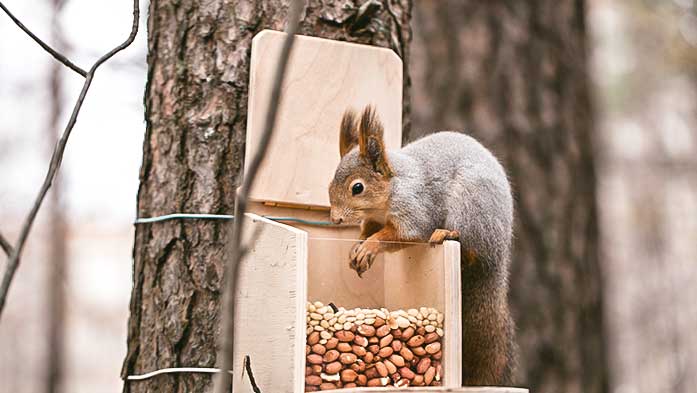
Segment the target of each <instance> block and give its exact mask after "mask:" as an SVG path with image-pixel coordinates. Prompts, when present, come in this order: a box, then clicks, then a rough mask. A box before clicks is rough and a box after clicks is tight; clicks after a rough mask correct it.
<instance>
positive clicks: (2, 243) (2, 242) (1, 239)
mask: <svg viewBox="0 0 697 393" xmlns="http://www.w3.org/2000/svg"><path fill="white" fill-rule="evenodd" d="M0 247H2V250H3V251H5V254H7V256H8V257H9V256H10V255H12V251H13V249H12V244H10V242H8V241H7V239H5V236H3V235H2V233H0Z"/></svg>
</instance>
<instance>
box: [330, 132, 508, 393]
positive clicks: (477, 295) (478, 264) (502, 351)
mask: <svg viewBox="0 0 697 393" xmlns="http://www.w3.org/2000/svg"><path fill="white" fill-rule="evenodd" d="M361 160H363V158H361V157H360V155H359V151H358V149H354V150H353V151H351V152H349V153H347V154H346V156H345V157H343V158H342V160H341V163H340V165H339V167H338V168H337V171H336V173H335V182H336V183H338V184H341V183H342V182H343V181H344V179H347V178H349V177H350V176H351V175H352V174H353V173H354V171H355V168H356V167H358V166H360V165H361ZM387 161H388V162H389V165H390V167H391V169H392V171H393V176H392V177H391V178H390V185H389V188H390V191H389V193H390V194H389V208H388V209H387V216H386V217H385V218H386V221H390V222H392V223H394V226H395V227H396V228H398V230H399V232H400V233H399V238H401V239H411V240H420V241H427V240H428V239H429V237H430V236H431V234H432V233H433V232H434V231H435V230H436V229H441V228H442V229H447V230H457V231H458V232H459V233H460V238H459V241H460V244H461V272H462V313H463V317H462V325H463V336H462V343H463V345H462V358H463V370H462V373H463V384H464V385H506V384H511V382H512V378H513V373H514V368H515V364H516V353H517V347H516V345H515V341H514V323H513V320H512V318H511V316H510V312H509V309H508V300H507V294H508V265H509V261H510V253H511V242H512V227H513V197H512V195H511V187H510V185H509V182H508V179H507V177H506V173H505V171H504V169H503V167H502V166H501V164H500V163H499V162H498V160H497V159H496V158H495V157H494V155H493V154H492V153H491V152H490V151H489V150H488V149H486V148H485V147H484V146H482V145H481V144H480V143H479V142H477V141H476V140H475V139H474V138H472V137H470V136H467V135H464V134H461V133H457V132H438V133H435V134H431V135H429V136H426V137H424V138H422V139H419V140H417V141H415V142H413V143H410V144H409V145H407V146H405V147H404V148H402V149H399V150H388V151H387ZM381 224H384V223H381Z"/></svg>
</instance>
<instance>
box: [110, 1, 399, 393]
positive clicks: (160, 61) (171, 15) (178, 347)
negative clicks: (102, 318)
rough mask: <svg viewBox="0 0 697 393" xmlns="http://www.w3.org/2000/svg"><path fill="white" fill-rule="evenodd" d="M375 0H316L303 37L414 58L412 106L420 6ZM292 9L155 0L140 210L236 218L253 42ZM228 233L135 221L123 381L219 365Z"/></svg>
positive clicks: (192, 383) (204, 225) (187, 385)
mask: <svg viewBox="0 0 697 393" xmlns="http://www.w3.org/2000/svg"><path fill="white" fill-rule="evenodd" d="M371 3H374V5H373V4H370V5H368V6H366V7H363V8H362V10H366V12H359V11H358V7H359V6H361V5H363V3H359V4H354V3H353V2H352V1H345V2H343V1H342V2H340V1H335V2H332V1H319V0H310V1H309V2H308V5H307V6H306V9H305V13H304V16H303V19H302V22H301V27H300V33H301V34H306V35H312V36H318V37H325V38H331V39H336V40H344V41H351V42H358V43H364V44H371V45H379V46H384V47H389V48H392V49H394V50H395V51H396V52H397V53H398V54H399V55H400V56H402V57H403V58H404V62H405V100H406V101H408V94H406V92H407V91H408V84H409V82H408V81H409V79H408V77H407V75H408V74H407V73H406V64H408V61H407V58H408V44H409V40H410V27H409V21H410V12H411V1H410V0H386V1H383V2H378V1H371ZM345 4H346V5H348V7H344V5H345ZM287 10H288V1H287V0H256V1H239V2H234V1H231V0H219V1H213V2H199V1H194V0H180V1H164V0H153V1H151V3H150V12H149V16H148V82H147V86H146V91H145V118H146V135H145V142H144V146H143V163H142V167H141V173H140V189H139V192H138V216H139V217H151V216H157V215H162V214H168V213H175V212H193V213H214V214H215V213H218V214H231V213H232V211H233V201H234V194H235V189H236V186H237V184H238V183H239V180H240V176H241V169H242V162H243V154H244V139H245V126H246V122H247V119H246V115H247V93H248V80H249V58H250V54H251V52H250V49H251V42H252V38H253V37H254V35H255V34H256V33H257V32H259V31H261V30H262V29H266V28H269V29H275V30H282V29H283V28H284V27H285V23H286V14H287ZM405 113H406V114H408V107H406V106H405ZM405 127H408V124H407V123H406V122H405ZM224 228H225V226H224V224H223V223H222V222H220V221H205V220H177V221H167V222H162V223H156V224H145V225H139V226H137V227H136V235H135V245H134V250H133V257H134V265H133V291H132V295H131V305H130V311H131V316H130V319H129V323H128V353H127V356H126V359H125V360H124V365H123V369H122V376H123V377H124V378H125V377H126V376H127V375H133V374H142V373H145V372H149V371H153V370H157V369H161V368H166V367H215V366H216V356H215V349H216V348H215V343H216V335H217V332H218V324H219V307H220V304H219V303H220V299H221V293H220V287H221V278H222V272H223V249H224V244H225V242H226V238H225V233H226V232H225V230H224ZM211 381H212V378H211V376H210V375H208V374H194V373H181V374H168V375H162V376H158V377H155V378H153V379H150V380H145V381H131V382H128V381H126V382H124V391H125V392H168V393H170V392H203V391H205V390H207V389H208V388H209V387H210V386H211Z"/></svg>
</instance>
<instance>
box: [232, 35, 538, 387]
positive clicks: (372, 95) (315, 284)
mask: <svg viewBox="0 0 697 393" xmlns="http://www.w3.org/2000/svg"><path fill="white" fill-rule="evenodd" d="M284 37H285V34H284V33H279V32H275V31H269V30H266V31H263V32H261V33H259V34H258V35H257V36H256V37H255V38H254V40H253V44H252V58H251V69H250V92H249V110H248V123H247V140H246V142H247V145H246V146H247V150H246V157H248V158H249V157H251V156H252V154H253V151H254V149H255V148H256V146H257V145H258V139H259V137H260V135H261V133H262V128H263V126H264V125H263V122H264V116H265V113H266V110H267V107H266V106H267V103H268V96H269V94H270V91H271V86H272V83H273V82H272V80H273V76H274V72H275V69H274V68H275V66H276V63H277V59H278V56H279V53H280V52H281V47H282V44H283V39H284ZM368 104H373V105H374V106H375V107H376V110H377V112H378V115H379V116H380V118H381V119H382V121H383V123H384V125H385V142H386V145H387V146H388V149H389V148H399V147H400V145H401V137H402V61H401V60H400V59H399V57H398V56H397V55H395V53H394V52H392V51H391V50H388V49H382V48H376V47H370V46H364V45H356V44H350V43H344V42H337V41H332V40H325V39H319V38H313V37H305V36H298V37H297V41H296V44H295V47H294V49H293V53H292V56H291V58H290V62H289V66H288V71H287V74H286V80H285V83H284V85H283V96H282V103H281V106H280V107H279V114H278V120H277V123H276V129H275V135H274V137H273V139H272V141H271V144H270V146H269V149H268V152H267V155H266V160H265V161H264V163H263V165H262V167H261V168H260V171H259V173H258V176H257V183H256V185H255V187H254V189H253V190H252V193H251V200H252V201H253V203H251V206H250V210H251V211H253V212H254V213H249V214H247V216H246V218H245V220H246V221H245V228H246V229H245V234H246V236H247V237H248V238H250V237H251V236H252V234H255V235H256V236H255V240H254V243H253V247H252V248H251V250H250V252H249V254H248V255H247V257H246V258H245V259H244V260H243V262H242V263H241V265H240V267H239V282H238V287H237V288H236V295H235V299H236V301H235V337H234V338H235V341H234V358H235V362H234V367H233V370H234V382H233V392H235V393H243V392H245V393H246V392H252V386H251V384H250V381H249V377H248V376H247V375H246V371H244V367H243V361H244V358H245V356H247V355H248V356H249V357H250V360H251V366H252V370H253V374H254V377H255V379H256V382H257V384H258V386H259V388H260V389H261V390H262V391H263V392H265V393H266V392H269V393H302V392H304V384H305V358H306V355H305V341H306V302H307V301H316V300H318V301H321V302H324V303H325V304H326V303H328V302H333V303H334V304H336V305H337V306H343V307H346V308H347V309H348V308H354V307H362V308H380V307H386V308H388V309H389V310H397V309H408V308H418V307H422V306H423V307H434V308H436V309H438V310H439V311H441V312H442V313H443V314H444V316H445V320H444V329H443V330H444V337H443V351H444V352H443V358H442V366H443V380H442V384H443V386H442V387H439V388H409V389H408V390H409V391H426V390H428V391H434V390H437V391H453V390H452V389H454V388H458V387H459V386H460V382H461V375H460V373H461V371H460V367H461V353H460V352H461V349H460V348H461V337H460V335H461V322H460V307H461V306H460V300H461V299H460V246H459V243H457V242H453V241H447V242H445V243H444V244H443V245H441V246H436V247H430V246H428V245H425V244H424V245H412V246H410V247H406V248H404V249H403V250H401V251H398V252H396V253H392V254H383V255H381V256H379V257H378V259H377V261H376V262H375V264H374V265H373V266H372V268H371V269H370V270H369V271H368V272H367V273H365V274H364V276H363V278H359V277H358V276H357V275H356V273H355V272H354V271H353V270H350V269H349V267H348V262H349V260H348V255H349V250H350V249H351V247H352V246H353V245H354V244H355V243H356V241H357V240H356V239H358V234H359V230H358V228H357V227H344V226H342V227H334V226H314V225H304V224H296V223H292V222H289V223H281V222H277V221H273V220H270V219H267V218H264V217H263V216H270V217H293V218H297V219H302V220H311V221H325V222H326V221H329V197H328V191H327V190H328V185H329V182H330V181H331V179H332V177H333V172H334V169H335V168H336V166H337V164H338V163H339V123H340V120H341V116H342V114H343V112H344V110H346V109H347V108H348V107H353V108H355V109H357V110H360V109H362V108H363V107H365V106H366V105H368ZM363 390H366V391H392V390H396V388H359V389H356V388H353V389H341V390H340V391H342V392H356V391H363ZM400 390H401V389H400ZM457 390H458V391H460V390H459V389H457ZM485 390H486V391H489V389H485ZM472 391H483V390H481V389H479V390H477V389H475V390H472ZM497 391H499V392H514V391H515V392H524V391H525V390H521V389H513V390H511V389H503V390H497Z"/></svg>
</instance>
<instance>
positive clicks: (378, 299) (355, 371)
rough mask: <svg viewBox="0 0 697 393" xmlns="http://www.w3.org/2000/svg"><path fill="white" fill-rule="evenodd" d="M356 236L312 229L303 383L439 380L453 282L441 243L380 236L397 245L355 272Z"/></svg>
mask: <svg viewBox="0 0 697 393" xmlns="http://www.w3.org/2000/svg"><path fill="white" fill-rule="evenodd" d="M357 242H359V240H356V239H339V238H327V237H313V236H310V237H309V241H308V281H307V282H308V284H307V293H308V303H307V307H308V310H307V318H306V322H307V324H306V334H307V344H308V346H307V348H306V351H307V358H306V365H307V369H306V374H307V375H306V381H305V382H306V383H305V390H306V391H315V390H320V389H321V390H324V389H328V388H332V386H333V387H334V388H342V387H353V386H399V387H406V386H440V385H442V384H443V381H442V378H443V369H444V367H443V362H444V361H446V359H447V358H446V357H445V356H444V355H443V354H444V352H445V351H447V349H445V347H446V343H445V337H444V336H445V328H446V325H447V323H448V322H449V321H447V320H446V318H447V315H448V314H447V311H449V310H446V308H447V307H448V306H447V304H446V303H447V300H448V298H447V296H448V294H449V293H451V291H448V290H447V288H448V285H450V283H451V282H452V280H451V277H450V276H449V274H451V271H449V270H448V266H447V264H448V263H449V262H448V258H447V257H446V255H445V251H444V250H445V249H444V247H443V246H442V245H439V246H435V247H433V246H430V245H428V244H426V243H395V242H389V243H383V245H384V246H386V247H388V248H391V249H396V251H395V252H384V253H381V254H380V255H378V257H377V258H376V260H375V262H374V264H373V265H372V266H371V268H370V269H369V270H368V271H367V272H365V273H364V274H363V277H358V275H357V273H356V272H355V271H354V270H352V269H351V268H350V267H349V254H350V251H351V249H352V248H353V247H354V245H355V244H356V243H357ZM451 262H452V261H451ZM450 289H454V290H455V291H458V293H459V288H450ZM388 336H389V337H388ZM330 352H333V353H334V354H333V355H332V354H329V353H330ZM335 355H338V356H339V357H338V358H337V359H334V357H335ZM354 384H355V385H354Z"/></svg>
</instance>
